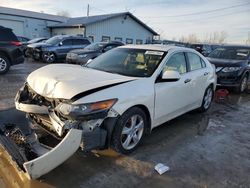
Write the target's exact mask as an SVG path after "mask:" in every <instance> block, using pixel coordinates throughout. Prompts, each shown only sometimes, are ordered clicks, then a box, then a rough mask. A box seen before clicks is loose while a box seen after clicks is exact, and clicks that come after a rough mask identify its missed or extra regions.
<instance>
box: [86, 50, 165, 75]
mask: <svg viewBox="0 0 250 188" xmlns="http://www.w3.org/2000/svg"><path fill="white" fill-rule="evenodd" d="M165 55H166V52H161V51H151V50H143V49H129V48H116V49H113V50H110V51H108V52H107V53H104V54H103V55H101V56H99V57H97V58H96V59H94V60H93V61H91V62H90V63H89V64H88V65H87V67H89V68H93V69H97V70H101V71H105V72H111V73H117V74H121V75H125V76H133V77H150V76H151V75H152V74H153V73H154V71H155V70H156V68H157V67H158V65H159V64H160V63H161V61H162V59H163V58H164V56H165Z"/></svg>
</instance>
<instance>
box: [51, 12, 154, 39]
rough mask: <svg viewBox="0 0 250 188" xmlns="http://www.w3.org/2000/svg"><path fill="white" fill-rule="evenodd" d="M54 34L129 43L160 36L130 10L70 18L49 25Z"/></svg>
mask: <svg viewBox="0 0 250 188" xmlns="http://www.w3.org/2000/svg"><path fill="white" fill-rule="evenodd" d="M49 28H51V31H52V35H58V34H82V35H84V36H86V37H89V38H91V39H92V41H95V42H96V41H111V40H118V41H122V42H124V43H127V44H132V43H133V44H136V43H137V44H141V43H147V42H150V41H152V39H153V37H154V36H158V33H156V32H155V31H154V30H153V29H151V28H150V27H149V26H147V25H146V24H144V23H143V22H142V21H140V20H139V19H138V18H136V17H135V16H134V15H133V14H131V13H130V12H124V13H116V14H105V15H98V16H89V17H79V18H70V19H68V20H67V22H65V23H58V24H54V25H51V26H49Z"/></svg>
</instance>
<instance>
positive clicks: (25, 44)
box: [22, 37, 48, 57]
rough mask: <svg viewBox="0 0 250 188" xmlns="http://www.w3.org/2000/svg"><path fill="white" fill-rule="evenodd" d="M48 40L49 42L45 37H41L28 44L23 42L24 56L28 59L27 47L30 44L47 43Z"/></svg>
mask: <svg viewBox="0 0 250 188" xmlns="http://www.w3.org/2000/svg"><path fill="white" fill-rule="evenodd" d="M46 40H48V38H45V37H39V38H34V39H31V40H29V41H27V42H23V43H22V44H23V46H22V50H23V54H24V56H25V57H28V54H27V52H26V51H27V46H28V45H29V44H34V43H39V42H45V41H46Z"/></svg>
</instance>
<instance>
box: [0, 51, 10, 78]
mask: <svg viewBox="0 0 250 188" xmlns="http://www.w3.org/2000/svg"><path fill="white" fill-rule="evenodd" d="M9 69H10V61H9V59H8V58H7V57H6V56H4V55H2V54H0V74H5V73H6V72H8V71H9Z"/></svg>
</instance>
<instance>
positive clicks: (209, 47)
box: [189, 43, 219, 57]
mask: <svg viewBox="0 0 250 188" xmlns="http://www.w3.org/2000/svg"><path fill="white" fill-rule="evenodd" d="M218 46H219V45H216V44H203V43H196V44H190V46H189V47H190V48H193V49H195V50H196V51H198V52H200V53H201V54H202V55H204V56H205V57H206V56H208V55H209V54H210V53H211V52H212V51H213V50H215V49H216V48H217V47H218Z"/></svg>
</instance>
